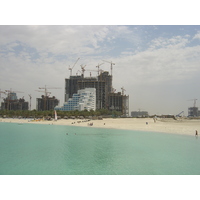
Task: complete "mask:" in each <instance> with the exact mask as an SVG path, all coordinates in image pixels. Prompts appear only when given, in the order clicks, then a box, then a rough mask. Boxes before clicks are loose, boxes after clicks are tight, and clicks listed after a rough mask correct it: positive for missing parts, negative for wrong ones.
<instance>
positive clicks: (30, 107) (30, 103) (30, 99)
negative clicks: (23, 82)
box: [28, 94, 32, 110]
mask: <svg viewBox="0 0 200 200" xmlns="http://www.w3.org/2000/svg"><path fill="white" fill-rule="evenodd" d="M28 96H29V98H30V106H29V109H30V110H31V99H32V96H31V94H29V95H28Z"/></svg>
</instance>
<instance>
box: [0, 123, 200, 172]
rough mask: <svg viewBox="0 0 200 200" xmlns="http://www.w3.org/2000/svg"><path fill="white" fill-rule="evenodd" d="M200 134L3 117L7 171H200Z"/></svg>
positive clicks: (0, 153) (0, 166)
mask: <svg viewBox="0 0 200 200" xmlns="http://www.w3.org/2000/svg"><path fill="white" fill-rule="evenodd" d="M199 155H200V136H199V138H196V137H195V136H184V135H175V134H164V133H154V132H143V131H127V130H114V129H99V128H93V127H84V128H83V127H75V126H60V125H42V124H22V125H19V124H14V123H0V174H1V175H3V174H4V175H23V174H25V175H33V174H35V175H45V174H46V175H59V174H61V175H90V174H92V175H98V174H99V175H112V174H114V175H154V174H158V175H173V174H178V175H179V174H180V175H184V174H189V175H192V174H194V175H199V174H200V159H199Z"/></svg>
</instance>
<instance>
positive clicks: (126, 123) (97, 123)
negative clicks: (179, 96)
mask: <svg viewBox="0 0 200 200" xmlns="http://www.w3.org/2000/svg"><path fill="white" fill-rule="evenodd" d="M0 122H6V123H8V122H9V123H18V124H23V123H29V124H46V125H66V126H79V127H94V128H108V129H110V128H111V129H121V130H133V131H148V132H158V133H159V132H160V133H170V134H180V135H191V136H194V135H195V131H196V130H197V131H198V132H199V133H200V120H189V119H182V120H173V119H162V120H161V119H158V120H157V121H156V122H154V120H153V119H152V118H116V119H115V118H104V119H103V120H90V121H87V120H85V119H59V120H58V121H46V120H44V121H43V120H41V121H31V119H13V118H1V119H0ZM88 123H92V124H93V125H92V126H88Z"/></svg>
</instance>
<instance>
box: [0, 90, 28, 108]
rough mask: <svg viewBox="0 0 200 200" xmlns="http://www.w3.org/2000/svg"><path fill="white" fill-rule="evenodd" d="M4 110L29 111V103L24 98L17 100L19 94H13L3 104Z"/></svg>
mask: <svg viewBox="0 0 200 200" xmlns="http://www.w3.org/2000/svg"><path fill="white" fill-rule="evenodd" d="M1 109H2V110H28V102H26V101H25V100H24V98H20V99H17V94H16V93H14V92H11V93H9V94H8V96H7V97H6V98H5V99H4V102H2V103H1Z"/></svg>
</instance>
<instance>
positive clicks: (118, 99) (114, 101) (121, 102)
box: [108, 92, 129, 116]
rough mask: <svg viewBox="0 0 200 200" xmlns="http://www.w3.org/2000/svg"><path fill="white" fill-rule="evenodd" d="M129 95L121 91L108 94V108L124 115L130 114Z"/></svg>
mask: <svg viewBox="0 0 200 200" xmlns="http://www.w3.org/2000/svg"><path fill="white" fill-rule="evenodd" d="M128 104H129V96H127V95H122V94H121V92H118V93H109V94H108V109H109V110H116V111H119V112H121V113H122V115H124V116H128V115H129V110H128V108H129V106H128Z"/></svg>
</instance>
